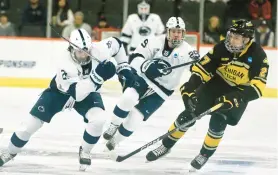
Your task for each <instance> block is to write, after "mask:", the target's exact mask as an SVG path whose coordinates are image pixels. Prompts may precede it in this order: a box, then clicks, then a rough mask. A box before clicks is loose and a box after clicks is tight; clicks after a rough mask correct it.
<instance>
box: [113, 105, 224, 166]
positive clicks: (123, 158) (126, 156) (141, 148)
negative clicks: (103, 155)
mask: <svg viewBox="0 0 278 175" xmlns="http://www.w3.org/2000/svg"><path fill="white" fill-rule="evenodd" d="M221 106H223V103H219V104H217V105H215V106H213V107H212V108H210V109H208V110H207V111H205V112H203V113H202V114H200V115H199V116H198V117H195V118H193V119H192V120H191V121H189V122H186V123H184V124H182V125H180V126H179V127H177V128H175V129H173V130H171V131H170V132H168V133H166V134H164V135H162V136H159V137H158V138H156V139H154V140H152V141H151V142H149V143H147V144H145V145H144V146H142V147H140V148H138V149H136V150H134V151H132V152H131V153H129V154H127V155H125V156H117V157H116V161H117V162H122V161H124V160H126V159H128V158H129V157H131V156H133V155H135V154H137V153H139V152H140V151H142V150H144V149H146V148H148V147H149V146H151V145H153V144H155V143H156V142H159V141H160V140H162V139H164V138H166V137H168V136H169V135H171V134H173V133H174V132H176V131H177V130H179V129H181V128H183V127H186V126H188V125H190V124H191V123H193V122H195V121H196V120H198V119H200V118H202V117H204V116H205V115H208V114H210V113H212V112H214V111H216V110H217V109H219V108H220V107H221Z"/></svg>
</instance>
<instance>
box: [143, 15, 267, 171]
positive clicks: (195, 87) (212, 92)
mask: <svg viewBox="0 0 278 175" xmlns="http://www.w3.org/2000/svg"><path fill="white" fill-rule="evenodd" d="M253 34H254V26H253V24H252V23H251V22H250V21H246V20H237V21H235V23H234V24H233V25H232V26H231V27H230V28H229V29H228V32H227V36H226V39H225V40H224V41H222V42H220V43H219V44H216V45H215V46H214V48H213V49H212V50H211V51H210V52H208V53H207V54H206V55H205V56H203V57H202V59H201V60H200V61H199V62H198V63H196V64H194V65H193V66H192V68H191V72H192V74H191V77H190V79H189V81H188V82H186V83H184V84H183V85H182V86H181V89H180V90H181V95H182V98H183V102H184V105H185V110H184V111H183V112H182V113H180V115H179V116H178V118H177V119H176V120H175V122H174V123H173V124H172V126H171V127H170V128H169V131H171V130H173V129H174V128H176V127H179V126H180V125H182V124H183V123H186V122H188V121H190V120H192V119H193V118H194V117H196V116H198V115H199V114H201V113H202V112H204V111H205V110H207V109H209V108H211V107H212V106H214V105H215V104H219V103H223V104H224V105H223V106H222V107H221V108H220V109H219V110H217V111H216V112H214V113H212V114H211V118H210V122H209V129H208V132H207V135H206V137H205V140H204V143H203V146H202V149H201V150H200V153H199V155H197V156H196V157H195V158H194V159H193V160H192V162H191V168H190V172H192V171H196V170H199V169H201V168H202V167H203V166H204V165H205V163H206V162H207V161H208V159H209V158H210V157H211V156H212V155H213V153H214V152H215V151H216V149H217V147H218V145H219V143H220V141H221V139H222V137H223V135H224V131H225V129H226V127H227V125H231V126H235V125H237V124H238V122H239V121H240V119H241V116H242V115H243V113H244V111H245V109H246V107H247V104H248V102H250V101H252V100H256V99H258V98H260V97H261V96H262V94H263V90H264V88H265V86H266V80H267V74H268V68H269V65H268V61H267V56H266V54H265V52H264V50H263V49H262V47H261V46H260V45H258V44H257V43H255V42H253V41H252V38H253ZM194 124H195V122H194V123H192V124H191V125H189V126H187V127H183V128H182V129H181V130H179V131H177V132H174V133H173V134H171V135H169V136H168V137H167V138H165V139H163V140H162V145H161V146H159V147H158V148H156V149H154V150H153V151H150V152H149V153H148V154H147V156H146V158H147V160H148V161H154V160H157V159H158V158H160V157H162V156H164V155H166V154H167V153H169V151H170V149H171V148H172V147H173V146H174V145H175V143H176V142H177V141H178V140H179V139H180V138H181V137H182V136H183V135H184V134H185V132H186V131H187V130H188V129H189V128H190V127H191V126H193V125H194Z"/></svg>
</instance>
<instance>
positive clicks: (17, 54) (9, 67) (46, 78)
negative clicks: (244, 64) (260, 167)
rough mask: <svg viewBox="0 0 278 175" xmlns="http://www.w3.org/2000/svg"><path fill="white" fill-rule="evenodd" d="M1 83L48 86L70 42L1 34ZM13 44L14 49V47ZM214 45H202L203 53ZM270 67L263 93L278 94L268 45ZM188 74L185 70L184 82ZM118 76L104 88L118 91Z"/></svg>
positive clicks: (277, 64) (273, 54)
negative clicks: (10, 36)
mask: <svg viewBox="0 0 278 175" xmlns="http://www.w3.org/2000/svg"><path fill="white" fill-rule="evenodd" d="M0 45H1V55H0V86H4V87H24V88H25V87H26V88H45V87H47V86H48V84H49V82H50V79H51V78H52V77H53V76H54V75H55V73H56V70H57V66H58V62H59V59H61V58H63V57H67V56H68V52H67V47H68V43H67V42H65V41H63V40H60V39H29V38H28V39H27V38H26V39H24V38H23V39H22V38H21V39H18V38H10V39H7V38H0ZM11 48H12V49H11ZM210 49H211V47H209V46H201V48H200V54H201V55H204V54H206V53H207V52H208V51H209V50H210ZM265 51H266V53H267V56H268V60H269V64H270V69H269V75H268V82H267V89H266V90H265V93H264V96H266V97H277V87H278V83H277V71H276V70H278V62H277V55H278V52H277V49H266V50H265ZM186 77H188V74H186V73H185V74H184V76H183V78H182V80H181V82H184V81H185V80H186V79H187V78H186ZM119 87H120V85H119V83H118V81H117V77H116V76H115V77H113V79H111V80H109V81H108V82H106V83H105V85H104V88H105V89H108V90H112V91H119V89H120V88H119Z"/></svg>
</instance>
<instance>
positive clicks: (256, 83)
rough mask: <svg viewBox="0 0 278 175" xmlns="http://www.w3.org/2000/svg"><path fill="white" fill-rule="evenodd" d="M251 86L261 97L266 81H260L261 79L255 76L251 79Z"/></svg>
mask: <svg viewBox="0 0 278 175" xmlns="http://www.w3.org/2000/svg"><path fill="white" fill-rule="evenodd" d="M251 86H252V87H253V88H254V89H255V91H256V92H257V94H258V96H259V97H261V96H262V94H263V91H264V89H265V86H266V82H265V81H262V80H261V79H257V77H255V78H254V79H252V80H251Z"/></svg>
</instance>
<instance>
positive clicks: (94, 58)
mask: <svg viewBox="0 0 278 175" xmlns="http://www.w3.org/2000/svg"><path fill="white" fill-rule="evenodd" d="M49 26H50V27H51V29H52V30H53V31H54V32H55V33H56V34H57V35H59V36H60V37H61V38H63V39H64V40H66V41H67V42H68V43H70V44H71V45H73V46H74V47H76V48H78V49H79V50H82V51H83V52H84V53H86V54H87V55H88V56H89V57H91V58H92V59H93V60H95V61H97V62H98V63H100V62H101V61H99V60H98V59H97V58H96V57H94V56H92V55H91V54H90V53H89V52H87V51H86V50H83V49H81V48H80V47H78V46H77V45H76V44H74V43H72V42H71V41H70V40H68V39H67V38H65V37H63V36H62V35H61V34H60V33H59V32H58V31H57V30H55V27H54V26H53V25H52V24H49Z"/></svg>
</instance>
